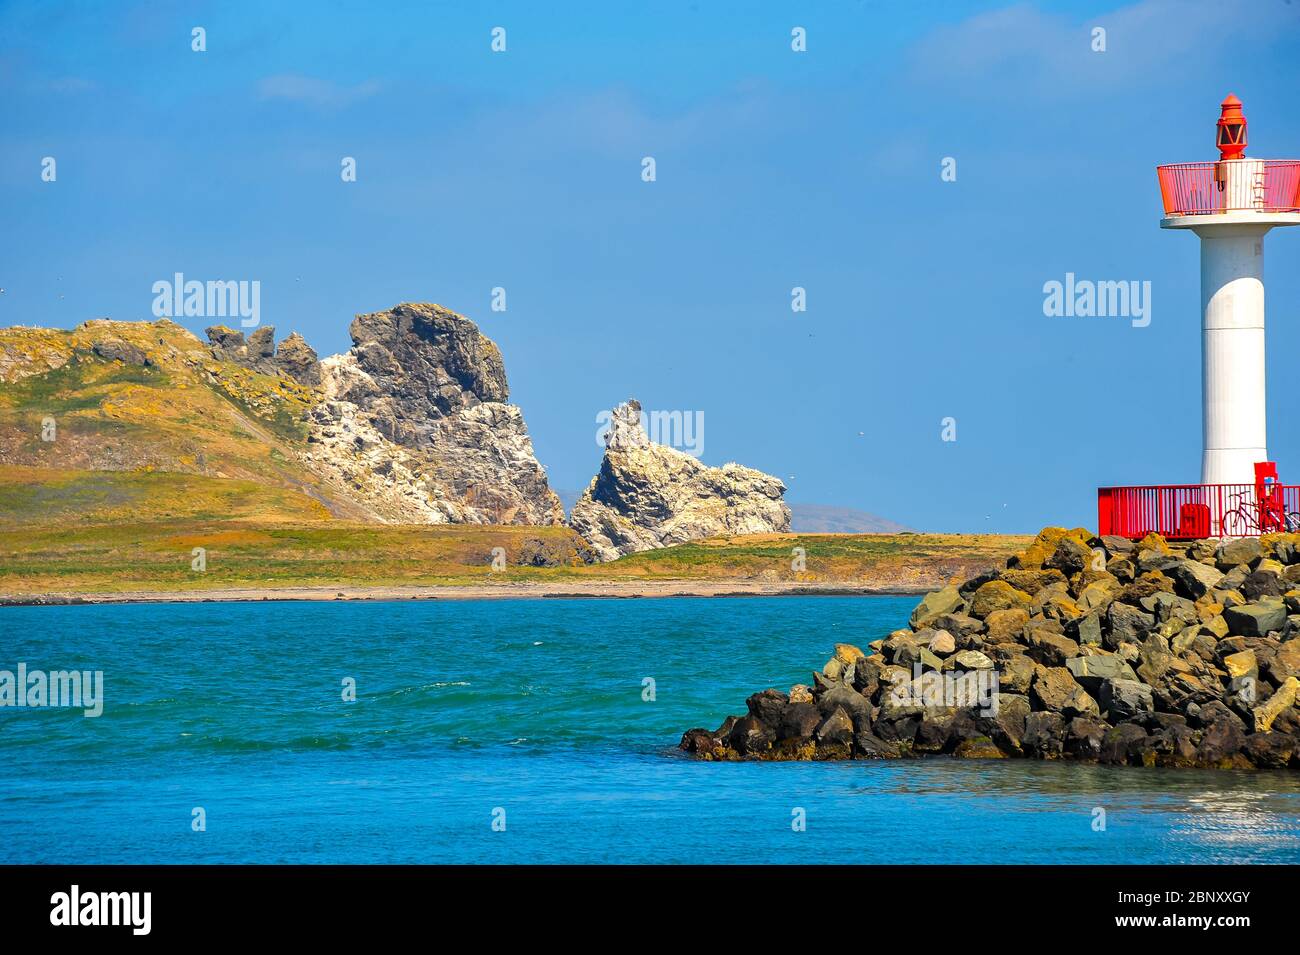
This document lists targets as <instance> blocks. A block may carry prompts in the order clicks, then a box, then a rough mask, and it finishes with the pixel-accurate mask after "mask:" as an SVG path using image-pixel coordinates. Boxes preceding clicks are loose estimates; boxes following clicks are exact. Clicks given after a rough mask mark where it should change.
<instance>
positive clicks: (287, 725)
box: [0, 597, 1300, 863]
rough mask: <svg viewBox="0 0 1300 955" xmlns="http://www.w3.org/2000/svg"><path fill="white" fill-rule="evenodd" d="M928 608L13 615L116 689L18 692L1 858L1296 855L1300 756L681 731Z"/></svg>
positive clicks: (529, 607)
mask: <svg viewBox="0 0 1300 955" xmlns="http://www.w3.org/2000/svg"><path fill="white" fill-rule="evenodd" d="M913 604H914V600H912V599H911V598H890V597H862V598H831V597H808V598H797V597H780V598H711V599H710V598H700V599H692V598H672V599H657V600H649V599H642V600H531V601H529V600H510V601H479V602H468V601H466V602H461V601H433V602H414V603H360V602H337V603H271V602H266V603H244V604H215V603H211V604H188V605H187V604H175V605H170V604H169V605H150V606H112V607H109V606H98V607H20V608H7V609H3V610H0V669H9V670H13V669H14V668H15V667H16V665H17V664H18V663H19V662H20V661H21V662H25V663H26V664H27V665H28V667H29V668H30V669H44V670H58V669H71V668H77V669H90V670H102V671H103V673H104V685H105V686H104V689H105V697H106V702H105V707H104V713H103V715H102V716H101V717H99V718H97V719H86V718H84V717H82V716H81V714H80V711H72V710H60V709H43V710H38V709H13V708H4V709H0V765H2V766H3V769H2V770H0V863H18V862H56V863H121V862H126V863H136V862H140V863H144V862H152V863H171V862H267V863H269V862H331V863H333V862H338V863H346V862H492V863H551V862H563V863H584V862H614V863H629V862H651V863H672V862H682V863H772V862H775V863H781V862H839V863H909V862H928V863H953V862H956V863H1020V862H1027V863H1081V862H1088V863H1144V862H1147V863H1169V862H1237V863H1242V862H1297V861H1300V779H1297V778H1296V777H1297V776H1300V774H1294V775H1290V774H1286V773H1221V772H1210V771H1200V770H1145V769H1128V768H1104V767H1096V766H1076V765H1070V764H1046V763H1036V762H1029V761H998V762H959V761H955V760H950V759H944V758H939V759H928V760H909V761H891V762H847V763H781V764H710V763H698V762H694V761H691V760H688V759H685V758H683V757H682V756H681V755H680V754H679V753H678V752H677V751H676V749H675V746H676V743H677V741H678V739H679V738H680V736H681V733H682V731H683V730H684V729H687V728H689V727H692V726H707V727H710V728H712V727H715V726H717V725H718V724H719V723H720V722H721V721H722V719H723V717H724V716H725V715H726V714H728V713H741V712H743V711H744V700H745V697H746V696H748V695H749V694H750V693H752V692H754V691H756V690H759V689H763V688H765V687H768V686H777V687H781V688H788V687H789V685H790V684H791V683H794V682H805V681H807V679H808V677H809V671H810V670H811V669H812V668H814V667H816V666H819V665H820V664H821V663H823V662H824V661H825V659H826V658H827V656H828V655H829V654H830V652H831V650H832V647H833V644H835V643H836V642H838V641H846V642H851V643H857V644H865V643H867V642H868V641H870V640H873V639H875V638H877V637H879V636H882V635H883V634H885V633H887V632H888V631H890V630H892V629H895V628H896V627H898V626H899V625H901V624H902V623H903V622H904V621H905V620H906V617H907V614H908V612H909V611H910V609H911V607H912V606H913ZM348 677H350V678H353V679H355V680H356V686H357V699H356V702H353V703H346V702H344V701H343V700H342V698H341V696H342V690H343V680H344V678H348ZM646 677H652V678H653V679H654V680H655V699H654V701H653V702H649V701H646V700H643V698H642V696H643V680H644V678H646ZM195 807H202V808H203V810H204V811H205V814H206V824H207V829H206V831H204V832H194V831H192V829H191V820H192V813H193V810H194V808H195ZM1096 808H1101V809H1104V810H1105V813H1106V827H1105V830H1104V831H1095V830H1094V825H1093V820H1094V810H1095V809H1096ZM795 809H802V810H804V813H805V814H806V819H807V828H806V831H803V832H796V831H793V830H792V827H791V821H792V818H793V816H792V813H793V811H794V810H795ZM496 810H504V819H505V830H504V831H494V829H493V825H492V823H493V819H494V811H496ZM496 818H500V813H497V814H496Z"/></svg>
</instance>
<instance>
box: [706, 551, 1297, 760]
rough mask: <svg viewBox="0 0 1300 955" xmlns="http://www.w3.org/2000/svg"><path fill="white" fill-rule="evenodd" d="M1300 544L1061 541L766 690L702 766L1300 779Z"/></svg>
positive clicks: (933, 596)
mask: <svg viewBox="0 0 1300 955" xmlns="http://www.w3.org/2000/svg"><path fill="white" fill-rule="evenodd" d="M1298 678H1300V535H1272V536H1265V537H1264V538H1262V539H1254V538H1247V539H1241V540H1224V541H1217V540H1201V541H1196V542H1194V543H1191V544H1188V545H1183V544H1177V545H1174V544H1170V543H1168V542H1166V541H1165V540H1163V539H1161V538H1160V537H1158V536H1156V535H1150V536H1148V537H1147V538H1145V539H1143V540H1141V541H1138V542H1132V541H1129V540H1126V539H1123V538H1115V537H1105V538H1096V537H1093V536H1092V535H1091V534H1089V533H1088V532H1087V531H1084V530H1068V531H1067V530H1064V529H1061V528H1049V529H1047V530H1044V531H1043V532H1042V533H1041V534H1039V535H1038V537H1037V539H1036V540H1035V542H1034V544H1033V545H1032V546H1031V547H1030V548H1029V549H1028V550H1027V551H1025V552H1024V553H1022V554H1019V555H1017V556H1016V557H1012V558H1011V559H1010V560H1009V561H1008V562H1007V567H1006V569H1004V570H1001V571H993V572H989V573H986V574H982V575H980V576H978V577H975V578H973V579H971V580H967V581H966V582H965V583H963V584H960V585H952V586H948V587H945V588H943V589H942V590H939V591H935V592H933V593H930V594H928V595H927V596H926V597H925V598H924V599H923V600H922V601H921V602H920V604H919V605H918V606H917V607H916V609H915V610H914V611H913V613H912V616H911V621H910V626H909V627H908V628H907V629H903V630H898V631H895V632H894V633H891V634H889V635H888V636H887V637H885V638H884V639H880V640H876V641H874V642H872V643H869V644H868V645H867V648H866V651H865V652H864V651H863V650H861V649H859V648H857V647H855V646H851V645H849V644H837V645H836V647H835V655H834V656H833V657H832V658H831V659H830V660H829V661H828V662H827V664H826V666H825V667H823V668H822V670H821V671H819V672H817V673H814V674H813V679H812V683H811V684H810V685H797V686H794V687H792V688H791V689H790V691H789V692H788V693H785V692H781V691H778V690H774V689H769V690H764V691H763V692H761V693H757V694H755V695H754V696H751V697H750V698H749V700H748V701H747V708H748V712H747V713H746V714H745V715H743V716H733V717H728V718H727V720H726V721H725V722H724V723H723V724H722V726H720V727H719V728H718V729H717V730H714V731H709V730H705V729H692V730H688V731H687V732H686V733H685V735H684V736H683V737H682V741H681V748H682V749H684V750H686V751H687V752H689V753H691V754H693V755H695V756H697V757H699V758H702V759H848V758H859V759H878V758H897V757H907V756H921V755H931V754H949V755H952V756H957V757H970V758H995V759H1000V758H1007V757H1029V758H1035V759H1077V760H1087V761H1093V762H1100V763H1108V764H1123V765H1135V766H1153V765H1154V766H1177V767H1194V766H1195V767H1213V768H1225V769H1237V768H1241V769H1245V768H1251V767H1258V768H1267V769H1283V768H1290V769H1300V708H1297V702H1298V697H1297V693H1298V691H1300V679H1298Z"/></svg>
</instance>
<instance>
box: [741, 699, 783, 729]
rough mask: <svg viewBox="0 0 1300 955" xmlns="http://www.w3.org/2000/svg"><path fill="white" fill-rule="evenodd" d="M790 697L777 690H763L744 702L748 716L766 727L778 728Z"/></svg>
mask: <svg viewBox="0 0 1300 955" xmlns="http://www.w3.org/2000/svg"><path fill="white" fill-rule="evenodd" d="M789 705H790V697H789V696H788V695H787V694H785V693H782V692H781V691H779V690H764V691H763V692H762V693H755V694H754V695H753V696H751V697H750V698H749V699H748V700H746V701H745V706H746V708H747V709H748V710H749V715H750V716H752V717H754V719H756V720H758V721H759V722H761V723H765V724H766V725H768V726H780V725H781V718H782V716H784V714H785V708H786V707H787V706H789Z"/></svg>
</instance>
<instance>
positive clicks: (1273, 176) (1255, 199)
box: [1156, 159, 1300, 216]
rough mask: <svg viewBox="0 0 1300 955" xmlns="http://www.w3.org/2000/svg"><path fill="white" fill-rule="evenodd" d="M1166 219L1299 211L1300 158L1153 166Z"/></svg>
mask: <svg viewBox="0 0 1300 955" xmlns="http://www.w3.org/2000/svg"><path fill="white" fill-rule="evenodd" d="M1156 175H1158V176H1159V177H1160V196H1161V198H1162V199H1163V200H1164V203H1165V215H1167V216H1204V215H1216V214H1219V213H1224V212H1300V160H1294V159H1234V160H1229V161H1227V162H1184V163H1175V164H1173V165H1169V166H1157V167H1156Z"/></svg>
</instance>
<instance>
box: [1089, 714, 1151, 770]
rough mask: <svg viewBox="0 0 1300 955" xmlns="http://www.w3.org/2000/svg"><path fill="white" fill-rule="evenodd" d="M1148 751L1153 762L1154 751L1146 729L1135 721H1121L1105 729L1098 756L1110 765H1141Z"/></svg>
mask: <svg viewBox="0 0 1300 955" xmlns="http://www.w3.org/2000/svg"><path fill="white" fill-rule="evenodd" d="M1147 753H1150V754H1151V758H1152V762H1154V758H1155V753H1154V751H1153V750H1152V748H1151V745H1150V743H1149V737H1148V735H1147V731H1146V730H1144V729H1143V728H1142V727H1141V726H1138V725H1137V724H1136V723H1121V724H1120V725H1119V726H1115V727H1112V728H1111V729H1109V730H1107V731H1106V735H1105V736H1103V737H1102V740H1101V751H1100V753H1099V756H1098V758H1099V759H1100V761H1101V762H1103V763H1109V764H1111V765H1118V766H1123V765H1133V766H1141V765H1143V764H1144V763H1145V762H1146V759H1145V757H1146V754H1147Z"/></svg>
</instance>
